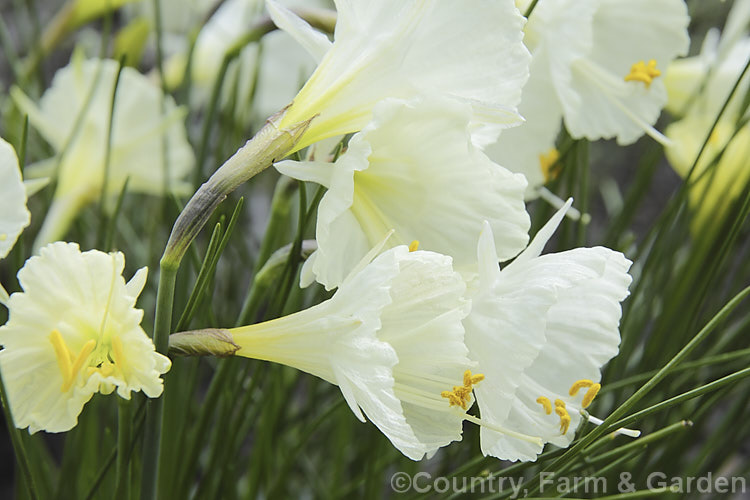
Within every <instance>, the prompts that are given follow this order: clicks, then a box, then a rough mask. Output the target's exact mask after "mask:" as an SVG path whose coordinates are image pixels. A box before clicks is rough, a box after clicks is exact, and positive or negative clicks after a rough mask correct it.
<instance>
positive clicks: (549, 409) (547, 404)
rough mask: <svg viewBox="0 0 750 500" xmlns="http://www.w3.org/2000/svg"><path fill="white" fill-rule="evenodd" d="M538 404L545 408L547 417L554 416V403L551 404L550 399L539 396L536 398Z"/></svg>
mask: <svg viewBox="0 0 750 500" xmlns="http://www.w3.org/2000/svg"><path fill="white" fill-rule="evenodd" d="M536 402H537V403H539V404H540V405H542V406H543V407H544V413H546V414H547V415H551V414H552V403H550V401H549V398H545V397H544V396H539V397H538V398H536Z"/></svg>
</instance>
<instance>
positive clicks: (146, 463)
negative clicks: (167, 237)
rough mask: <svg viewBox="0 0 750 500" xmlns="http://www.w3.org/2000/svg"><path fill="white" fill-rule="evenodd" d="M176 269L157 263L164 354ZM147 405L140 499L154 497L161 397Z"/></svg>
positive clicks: (158, 343)
mask: <svg viewBox="0 0 750 500" xmlns="http://www.w3.org/2000/svg"><path fill="white" fill-rule="evenodd" d="M178 268H179V262H170V261H168V260H166V259H162V261H161V264H160V270H161V273H160V275H159V288H158V290H157V294H156V320H155V323H154V346H155V347H156V350H157V352H160V353H162V354H166V353H167V349H168V347H169V332H170V330H171V323H172V306H173V303H174V289H175V283H176V281H177V269H178ZM147 404H148V408H147V411H146V423H145V426H146V428H145V430H144V433H145V435H144V442H143V476H142V478H141V499H143V500H149V499H153V498H156V486H157V478H158V475H159V448H160V446H161V424H162V417H163V415H164V398H163V397H160V398H156V399H154V400H150V401H148V403H147Z"/></svg>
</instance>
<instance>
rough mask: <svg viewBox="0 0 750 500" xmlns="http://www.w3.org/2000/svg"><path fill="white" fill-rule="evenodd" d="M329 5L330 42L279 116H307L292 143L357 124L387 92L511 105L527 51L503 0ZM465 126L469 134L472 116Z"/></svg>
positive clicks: (516, 17) (483, 110) (289, 119)
mask: <svg viewBox="0 0 750 500" xmlns="http://www.w3.org/2000/svg"><path fill="white" fill-rule="evenodd" d="M336 5H337V8H338V16H339V17H338V22H337V24H336V32H335V37H334V43H333V47H332V48H331V50H329V51H328V53H327V54H326V55H325V57H324V58H323V60H322V61H321V63H320V65H319V66H318V68H317V69H316V71H315V72H314V73H313V75H312V76H311V77H310V79H309V80H308V81H307V83H306V84H305V86H304V87H303V88H302V90H301V91H300V93H299V94H298V95H297V97H296V98H295V100H294V103H293V105H292V106H291V108H289V110H287V112H286V114H285V116H284V118H283V121H282V123H281V126H282V127H284V126H289V125H292V124H295V123H299V122H302V121H305V120H307V119H309V118H312V117H313V116H316V118H315V119H314V120H313V121H312V123H311V125H310V128H309V129H308V130H307V132H306V133H305V136H304V137H303V139H302V140H301V141H300V143H299V144H298V145H297V147H298V148H300V149H301V148H302V147H304V146H306V145H309V144H312V143H314V142H316V141H318V140H320V139H323V138H325V137H330V136H334V135H341V134H345V133H349V132H355V131H357V130H360V129H361V128H362V127H364V126H365V124H366V123H367V122H368V121H369V119H370V115H371V112H372V108H373V107H374V105H375V104H376V103H377V102H379V101H381V100H382V99H384V98H387V97H395V98H407V99H408V98H412V97H414V96H416V95H419V94H421V93H423V92H425V91H429V92H434V93H440V94H443V95H447V96H453V97H455V98H460V99H466V100H469V101H474V102H478V103H482V104H481V106H479V109H478V115H487V110H488V109H489V108H496V109H497V111H498V113H499V114H501V115H502V114H503V113H505V112H506V111H507V110H508V109H510V110H511V111H513V110H514V108H515V106H516V105H517V104H518V101H519V100H520V96H521V87H522V86H523V84H524V83H525V81H526V79H527V77H528V64H529V54H528V51H527V50H526V48H525V46H524V45H523V43H522V41H521V38H522V34H521V27H522V26H523V18H522V17H521V15H520V14H519V13H518V11H517V9H516V8H515V5H514V2H513V1H512V0H498V1H494V2H484V1H480V0H470V1H468V2H467V1H465V2H462V3H460V4H458V3H455V4H454V3H452V2H449V3H445V2H440V1H437V0H428V1H417V0H407V1H394V0H387V1H379V2H352V1H348V0H341V1H338V2H337V3H336ZM474 125H475V126H474V127H472V130H473V131H476V132H479V130H480V129H481V123H480V121H477V122H476V123H475V124H474ZM491 126H492V127H493V129H494V128H495V127H496V124H491ZM480 135H483V134H480ZM484 141H486V136H485V137H482V139H481V140H480V142H484Z"/></svg>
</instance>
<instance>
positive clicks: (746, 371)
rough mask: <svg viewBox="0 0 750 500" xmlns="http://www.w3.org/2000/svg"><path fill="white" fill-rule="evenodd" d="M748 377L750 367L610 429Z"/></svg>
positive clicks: (623, 421) (616, 424) (619, 422)
mask: <svg viewBox="0 0 750 500" xmlns="http://www.w3.org/2000/svg"><path fill="white" fill-rule="evenodd" d="M747 376H750V367H748V368H745V369H743V370H740V371H738V372H735V373H732V374H731V375H727V376H726V377H722V378H720V379H718V380H714V381H713V382H710V383H708V384H705V385H702V386H700V387H696V388H695V389H692V390H690V391H687V392H683V393H682V394H679V395H677V396H675V397H673V398H669V399H667V400H666V401H662V402H661V403H657V404H655V405H653V406H649V407H648V408H644V409H643V410H641V411H639V412H637V413H633V414H632V415H630V416H629V417H625V418H623V419H621V420H618V421H617V422H615V423H613V424H612V425H611V426H610V428H611V429H612V430H614V429H618V428H620V427H623V426H625V425H628V424H631V423H633V422H635V421H637V420H639V419H641V418H643V417H645V416H646V415H649V414H651V413H654V412H657V411H660V410H666V409H667V408H671V407H672V406H675V405H677V404H680V403H682V402H683V401H687V400H689V399H693V398H697V397H698V396H702V395H704V394H706V393H709V392H714V391H716V390H718V389H720V388H722V387H724V386H725V385H728V384H731V383H733V382H736V381H738V380H741V379H743V378H745V377H747Z"/></svg>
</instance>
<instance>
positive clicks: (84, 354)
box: [61, 339, 96, 392]
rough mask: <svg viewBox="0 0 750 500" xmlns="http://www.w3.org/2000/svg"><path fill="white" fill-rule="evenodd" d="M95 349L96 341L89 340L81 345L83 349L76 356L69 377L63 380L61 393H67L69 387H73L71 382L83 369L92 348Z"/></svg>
mask: <svg viewBox="0 0 750 500" xmlns="http://www.w3.org/2000/svg"><path fill="white" fill-rule="evenodd" d="M95 347H96V340H94V339H91V340H89V341H88V342H86V343H85V344H83V347H82V348H81V352H79V353H78V356H77V357H76V360H75V362H73V366H72V367H71V369H70V373H69V377H68V379H66V380H65V382H64V383H63V386H62V389H61V390H62V392H68V390H69V389H70V387H71V386H72V385H73V381H74V380H75V377H76V375H77V374H78V372H79V371H80V370H81V368H83V363H85V362H86V359H87V358H88V357H89V354H91V353H92V352H93V351H94V348H95Z"/></svg>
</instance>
